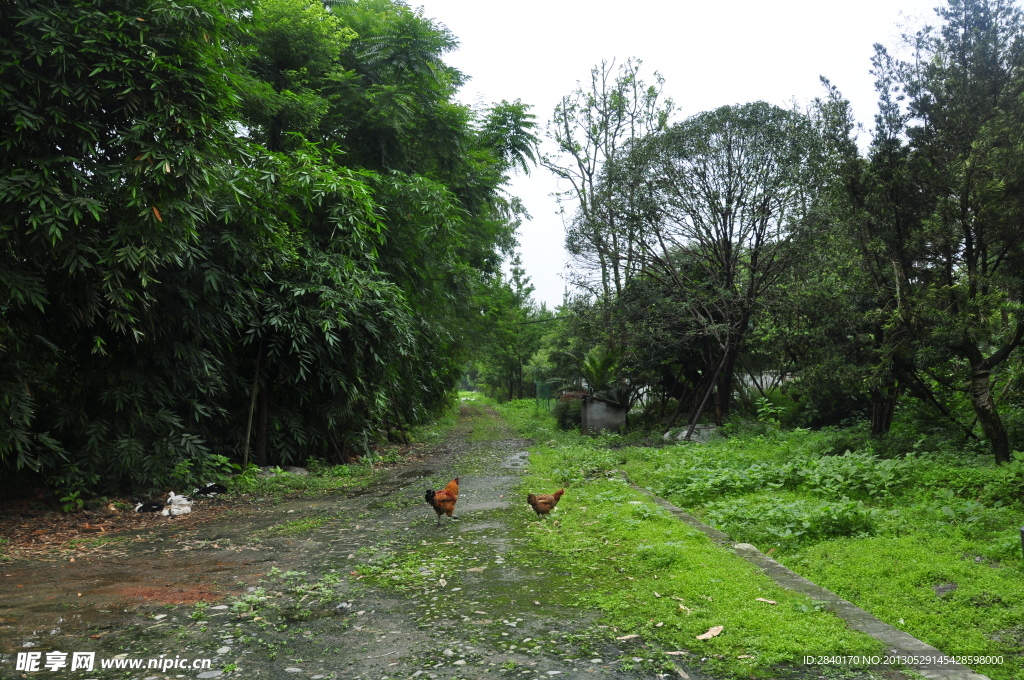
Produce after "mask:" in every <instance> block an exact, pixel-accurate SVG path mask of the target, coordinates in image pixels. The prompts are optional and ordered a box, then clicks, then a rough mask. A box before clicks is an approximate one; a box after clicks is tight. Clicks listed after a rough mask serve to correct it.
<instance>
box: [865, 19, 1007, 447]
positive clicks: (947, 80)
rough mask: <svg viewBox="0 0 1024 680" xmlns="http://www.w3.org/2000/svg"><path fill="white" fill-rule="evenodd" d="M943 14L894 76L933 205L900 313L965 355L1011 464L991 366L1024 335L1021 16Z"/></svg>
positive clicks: (926, 352)
mask: <svg viewBox="0 0 1024 680" xmlns="http://www.w3.org/2000/svg"><path fill="white" fill-rule="evenodd" d="M937 13H938V15H939V18H940V19H941V21H942V24H941V26H940V27H939V28H931V27H928V28H925V29H922V30H921V31H919V32H918V33H917V34H916V35H914V36H913V37H912V46H913V48H914V50H915V54H914V60H913V61H908V62H904V63H901V64H899V70H898V77H897V79H896V80H897V83H898V85H899V86H900V87H901V88H902V89H903V91H904V92H905V93H906V95H907V104H908V109H907V111H906V125H905V128H904V129H903V130H901V131H900V132H902V133H903V134H905V137H906V139H907V145H908V150H907V153H909V154H910V167H911V169H912V172H913V183H914V188H915V190H916V191H917V192H920V194H922V195H923V196H924V198H925V200H926V201H927V205H926V213H925V215H924V217H923V219H922V220H921V221H920V223H919V224H917V225H914V226H915V229H914V231H913V232H912V233H911V234H910V235H909V238H908V239H907V241H908V242H909V243H910V244H911V245H912V247H913V249H912V250H911V251H910V252H909V256H908V257H905V258H904V259H902V260H901V259H899V258H896V259H894V266H895V267H896V268H897V270H898V271H897V273H896V281H895V285H896V287H897V290H898V294H899V296H900V305H899V307H898V309H897V310H896V312H895V313H894V316H893V318H894V321H898V322H899V323H900V325H901V327H903V328H905V329H906V332H907V333H909V334H912V335H913V336H914V338H915V339H916V343H917V353H918V354H919V355H922V356H925V357H928V358H930V359H932V360H935V359H938V360H942V359H945V358H950V359H952V358H956V359H959V360H960V361H962V362H963V366H964V367H965V370H964V374H963V376H962V378H963V380H964V383H965V384H966V390H967V392H968V395H969V397H970V401H971V404H972V405H973V408H974V411H975V414H976V416H977V420H978V422H979V423H980V424H981V427H982V430H983V432H984V434H985V437H986V438H987V439H988V440H989V442H990V443H991V446H992V451H993V454H994V456H995V459H996V461H997V462H1000V463H1003V462H1008V461H1009V460H1010V448H1009V439H1008V436H1007V432H1006V428H1005V426H1004V425H1003V423H1002V420H1001V418H1000V416H999V413H998V410H997V408H996V404H995V400H994V398H993V395H992V376H993V372H994V371H997V370H998V369H999V367H1000V365H1001V364H1003V363H1004V362H1005V361H1006V359H1007V358H1008V357H1009V356H1010V354H1011V353H1012V352H1013V351H1014V350H1016V349H1017V347H1019V345H1020V344H1021V343H1022V342H1024V315H1022V314H1021V313H1020V311H1019V310H1020V304H1021V303H1022V301H1024V230H1022V226H1021V225H1022V224H1024V163H1022V161H1021V153H1020V152H1021V149H1024V99H1022V95H1024V15H1022V13H1021V10H1020V9H1019V8H1018V7H1017V6H1016V5H1015V4H1014V3H1011V2H1008V1H1005V0H949V2H948V4H947V5H946V6H944V7H941V8H939V9H938V10H937ZM883 95H884V92H883ZM902 240H903V237H901V236H898V237H897V241H898V242H902ZM893 252H894V254H897V255H898V254H899V251H898V249H894V250H893Z"/></svg>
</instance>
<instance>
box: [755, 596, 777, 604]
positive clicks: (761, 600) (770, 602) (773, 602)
mask: <svg viewBox="0 0 1024 680" xmlns="http://www.w3.org/2000/svg"><path fill="white" fill-rule="evenodd" d="M757 601H758V602H767V603H768V604H778V602H776V601H775V600H766V599H764V598H763V597H759V598H757Z"/></svg>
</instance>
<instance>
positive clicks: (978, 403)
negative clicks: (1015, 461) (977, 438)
mask: <svg viewBox="0 0 1024 680" xmlns="http://www.w3.org/2000/svg"><path fill="white" fill-rule="evenodd" d="M991 376H992V371H991V369H989V368H988V367H987V366H985V365H984V364H983V365H982V366H977V365H975V366H972V367H971V387H970V397H971V406H973V407H974V413H975V414H976V415H977V416H978V422H980V423H981V429H982V431H983V432H984V433H985V438H986V439H988V441H989V444H991V446H992V453H993V455H994V456H995V459H996V464H997V465H1001V464H1003V463H1009V462H1010V438H1009V436H1008V435H1007V433H1006V427H1005V426H1004V425H1003V421H1002V419H1000V417H999V413H998V412H997V411H996V405H995V402H994V401H993V399H992V381H991Z"/></svg>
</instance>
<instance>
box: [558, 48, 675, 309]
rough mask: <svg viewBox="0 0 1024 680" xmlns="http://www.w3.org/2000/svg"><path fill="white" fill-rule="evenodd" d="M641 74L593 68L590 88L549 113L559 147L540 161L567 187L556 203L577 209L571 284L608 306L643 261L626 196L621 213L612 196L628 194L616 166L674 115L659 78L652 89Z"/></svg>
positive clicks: (627, 67)
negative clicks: (577, 272)
mask: <svg viewBox="0 0 1024 680" xmlns="http://www.w3.org/2000/svg"><path fill="white" fill-rule="evenodd" d="M641 66H642V62H641V61H640V60H639V59H635V58H630V59H627V60H626V61H625V62H623V63H622V64H618V65H616V64H615V62H614V61H611V62H608V61H602V62H601V63H600V64H599V65H597V66H595V67H594V68H593V69H592V70H591V72H590V82H589V83H587V84H585V85H584V84H581V85H579V86H578V87H577V88H576V90H575V91H573V92H572V93H571V94H570V95H568V96H566V97H563V98H562V101H561V102H560V103H559V104H558V106H556V107H555V112H554V117H553V118H552V120H551V122H550V124H549V126H548V134H549V135H550V137H551V138H552V140H553V141H554V142H555V143H556V144H557V145H558V155H556V156H551V157H545V158H544V160H543V163H544V165H545V167H547V168H548V169H549V170H551V171H552V172H553V173H554V174H555V175H556V176H557V177H558V178H559V179H561V180H564V181H565V182H567V183H568V185H569V188H568V189H567V190H566V191H565V192H564V193H563V194H562V195H561V199H568V201H569V202H570V203H571V204H575V205H574V206H573V208H572V209H571V210H570V216H569V222H568V225H567V233H566V248H567V250H568V251H569V253H570V254H571V255H573V256H574V257H575V258H576V260H577V262H578V263H579V266H580V268H581V270H582V271H581V273H580V274H581V275H580V276H579V277H578V278H577V283H579V284H581V285H584V286H585V287H587V288H588V289H589V290H591V291H592V292H594V293H597V294H598V295H600V296H603V299H605V300H609V301H610V300H612V299H613V296H615V295H618V294H619V293H621V291H622V289H623V287H624V286H625V285H626V284H627V283H628V282H629V279H630V278H631V277H632V275H633V273H634V272H635V271H636V270H637V268H638V267H639V263H640V261H641V258H640V257H639V255H640V253H639V250H638V248H637V242H636V241H637V235H636V234H634V233H632V231H631V230H630V226H631V225H632V223H631V222H629V221H627V220H626V218H625V213H626V211H628V210H629V205H628V203H629V200H628V199H629V194H628V193H627V194H626V195H625V198H626V201H625V203H626V205H623V201H622V199H623V195H622V194H619V195H618V196H615V195H614V192H616V191H617V190H619V189H621V188H622V187H624V186H632V185H627V184H624V183H622V182H620V175H622V174H623V173H625V168H622V169H620V168H619V166H618V165H617V163H618V161H619V160H620V159H625V158H626V157H627V156H626V155H625V154H624V151H625V149H626V148H627V147H628V146H629V145H630V144H631V143H632V142H634V141H637V140H639V139H642V138H644V137H646V136H648V135H650V134H652V133H655V132H658V131H660V130H664V129H665V127H666V125H667V124H668V120H669V117H670V116H671V114H672V110H673V104H672V101H671V100H670V99H665V98H663V97H662V95H661V89H662V85H663V83H664V80H663V78H662V77H661V76H660V75H659V74H657V73H655V74H654V78H655V82H654V84H652V85H648V84H646V83H644V81H643V80H642V79H641V77H640V69H641ZM591 273H592V274H591ZM593 275H596V276H597V280H596V281H595V280H594V279H593V278H592V276H593Z"/></svg>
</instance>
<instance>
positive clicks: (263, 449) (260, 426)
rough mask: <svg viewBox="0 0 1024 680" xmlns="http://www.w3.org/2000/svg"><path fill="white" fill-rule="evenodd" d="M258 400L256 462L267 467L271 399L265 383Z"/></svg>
mask: <svg viewBox="0 0 1024 680" xmlns="http://www.w3.org/2000/svg"><path fill="white" fill-rule="evenodd" d="M256 400H257V402H259V405H258V413H257V416H256V451H255V457H256V464H257V465H259V466H260V467H266V466H267V465H269V463H268V462H267V421H268V420H269V419H270V414H269V411H270V401H269V399H267V388H266V386H265V385H264V387H263V389H261V390H260V391H259V394H258V395H257V399H256Z"/></svg>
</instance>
